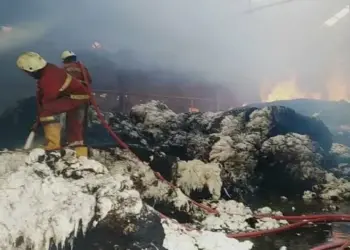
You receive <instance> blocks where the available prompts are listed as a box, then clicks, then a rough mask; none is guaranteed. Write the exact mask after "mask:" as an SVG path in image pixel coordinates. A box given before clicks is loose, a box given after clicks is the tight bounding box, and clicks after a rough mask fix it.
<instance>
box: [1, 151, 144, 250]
mask: <svg viewBox="0 0 350 250" xmlns="http://www.w3.org/2000/svg"><path fill="white" fill-rule="evenodd" d="M41 153H42V151H41V150H39V149H35V150H33V151H32V152H31V153H30V154H29V156H28V157H26V155H25V154H23V153H17V152H8V153H2V154H0V165H1V166H6V165H10V167H8V168H6V170H5V171H3V172H2V175H1V178H0V189H1V192H0V203H1V206H0V249H4V250H7V249H8V250H10V249H17V248H16V247H15V246H14V245H15V242H16V239H18V237H23V239H24V243H23V244H22V245H21V246H20V247H19V248H18V249H21V248H24V247H30V248H31V249H33V250H41V249H48V247H49V243H50V239H52V240H53V241H54V242H55V243H56V244H59V243H61V244H63V245H64V244H65V242H66V239H67V238H68V237H69V236H70V235H71V233H73V235H76V234H77V232H78V229H79V225H80V223H81V226H82V228H81V229H82V231H83V233H85V232H86V230H87V226H88V224H89V222H91V221H92V219H93V218H94V219H95V220H97V221H100V220H102V219H104V218H105V216H106V215H107V213H108V212H109V211H111V210H114V211H116V212H117V214H119V215H120V216H121V217H125V216H128V215H138V214H139V213H140V211H141V209H142V206H143V203H142V200H141V198H140V195H139V193H138V192H137V191H136V190H133V189H132V186H133V183H132V181H131V180H130V178H129V177H127V176H122V175H119V174H116V175H113V176H112V175H110V174H107V173H106V172H105V171H106V169H105V168H104V167H101V166H102V165H101V164H100V163H98V162H95V161H93V160H88V159H79V161H80V166H81V168H80V169H75V170H73V171H81V172H84V171H85V170H86V169H88V171H87V172H86V173H85V174H83V176H84V178H81V179H78V180H72V179H68V178H63V177H62V176H56V175H55V172H54V171H52V169H50V168H49V167H48V166H47V165H46V164H45V163H39V162H35V160H34V159H38V158H39V156H41V155H42V154H41ZM62 161H63V160H61V164H62ZM24 162H26V164H25V163H24ZM82 162H83V163H82ZM65 163H66V168H69V164H68V163H67V162H65ZM82 164H85V165H86V167H85V169H84V167H83V165H82ZM94 169H95V170H99V171H100V174H99V175H96V172H94ZM118 200H123V202H122V203H118ZM95 224H96V223H95Z"/></svg>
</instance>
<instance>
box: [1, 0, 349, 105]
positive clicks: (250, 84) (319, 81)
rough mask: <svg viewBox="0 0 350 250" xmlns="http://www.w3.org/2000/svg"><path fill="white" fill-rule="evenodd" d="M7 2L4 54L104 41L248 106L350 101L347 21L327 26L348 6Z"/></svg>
mask: <svg viewBox="0 0 350 250" xmlns="http://www.w3.org/2000/svg"><path fill="white" fill-rule="evenodd" d="M4 2H5V3H2V6H3V7H2V8H1V17H0V19H2V20H0V21H1V23H2V24H3V25H4V26H6V25H9V26H11V27H12V28H13V30H12V31H11V32H8V33H11V34H8V33H6V32H4V31H2V32H1V34H0V39H1V43H0V52H1V53H3V52H4V51H8V50H9V49H11V48H12V49H15V48H16V47H18V46H20V45H25V44H26V42H29V41H38V40H41V41H46V43H45V46H47V48H45V51H47V49H48V48H50V47H55V48H62V49H63V48H67V47H69V48H88V47H89V46H90V45H91V44H92V43H93V42H94V41H98V42H99V43H101V44H102V45H103V46H104V48H105V49H106V50H108V51H110V52H117V51H124V50H127V51H131V52H132V53H133V55H134V56H135V57H136V59H137V62H138V63H139V64H138V67H140V68H151V69H159V68H162V69H166V70H169V71H171V72H176V73H179V72H180V73H186V74H189V75H191V76H192V77H193V78H195V79H198V80H197V81H198V82H203V84H205V83H206V82H211V83H220V84H225V85H226V86H229V87H230V88H231V89H232V90H233V91H234V93H239V94H237V96H236V98H238V99H240V100H239V101H240V102H241V103H247V102H254V101H260V100H263V101H273V100H277V99H292V98H303V97H307V98H317V99H327V100H340V99H348V95H349V94H350V93H349V90H348V88H349V87H348V82H349V73H348V72H349V71H348V67H349V63H350V61H349V60H350V59H349V57H348V56H347V53H346V48H347V47H346V46H347V39H348V37H349V34H348V32H346V30H347V27H348V22H349V20H348V18H346V17H344V18H340V19H339V20H338V22H336V23H335V24H332V25H327V23H326V21H327V20H328V19H331V18H332V17H333V18H334V15H336V14H337V13H339V12H341V11H342V9H344V8H345V7H346V6H347V4H348V2H347V1H345V0H335V1H328V0H319V1H317V0H294V1H278V0H270V1H268V0H260V1H258V0H252V1H248V0H237V1H231V0H221V1H209V0H204V1H183V0H180V1H159V0H148V1H134V0H131V1H121V0H116V1H112V0H101V1H92V0H85V1H81V0H78V1H74V2H72V1H66V0H65V1H59V2H51V1H45V2H44V3H43V2H42V1H37V0H34V1H30V3H29V2H28V1H23V0H22V1H21V0H16V1H9V0H5V1H4ZM21 4H22V5H24V7H21V8H18V6H20V5H21ZM4 6H5V7H4ZM340 16H341V15H340ZM45 55H46V56H47V57H49V58H50V59H51V60H53V61H54V60H58V58H57V57H58V56H57V55H52V54H50V53H49V52H45ZM13 63H14V60H13ZM9 67H10V66H9ZM8 77H9V78H8V79H9V80H8V81H6V82H3V83H2V86H3V87H4V86H7V87H11V76H8Z"/></svg>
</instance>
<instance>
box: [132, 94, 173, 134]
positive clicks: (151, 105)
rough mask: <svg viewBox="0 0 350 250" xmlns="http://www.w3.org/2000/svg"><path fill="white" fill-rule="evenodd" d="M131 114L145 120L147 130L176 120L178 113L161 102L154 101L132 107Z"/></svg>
mask: <svg viewBox="0 0 350 250" xmlns="http://www.w3.org/2000/svg"><path fill="white" fill-rule="evenodd" d="M131 113H133V114H135V115H136V116H138V117H142V118H143V124H144V125H145V126H146V127H147V128H153V127H160V126H164V125H165V124H166V123H167V122H168V121H169V120H174V119H176V116H177V115H176V113H175V112H174V111H172V110H170V109H169V108H168V107H167V106H166V105H165V104H163V103H161V102H160V101H155V100H152V101H150V102H148V103H145V104H140V105H136V106H134V107H132V109H131Z"/></svg>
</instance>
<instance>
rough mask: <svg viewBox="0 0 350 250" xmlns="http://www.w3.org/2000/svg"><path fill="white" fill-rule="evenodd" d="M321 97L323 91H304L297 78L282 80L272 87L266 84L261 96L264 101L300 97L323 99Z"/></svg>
mask: <svg viewBox="0 0 350 250" xmlns="http://www.w3.org/2000/svg"><path fill="white" fill-rule="evenodd" d="M321 97H322V94H321V93H317V92H314V93H312V92H305V91H302V90H301V89H300V88H299V87H298V85H297V81H296V79H295V78H292V79H290V80H288V81H283V82H280V83H278V84H276V85H274V86H272V87H270V86H268V85H266V84H265V85H263V88H262V89H261V91H260V98H261V100H262V101H263V102H273V101H280V100H293V99H299V98H309V99H321Z"/></svg>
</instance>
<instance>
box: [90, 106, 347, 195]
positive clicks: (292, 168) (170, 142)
mask: <svg viewBox="0 0 350 250" xmlns="http://www.w3.org/2000/svg"><path fill="white" fill-rule="evenodd" d="M108 116H109V117H110V119H109V121H110V125H111V127H112V129H113V130H114V131H115V132H116V133H117V134H118V135H119V136H120V137H121V138H122V140H124V141H125V142H126V143H127V144H128V145H131V148H132V150H133V151H134V153H136V154H137V155H138V156H139V157H140V158H141V159H142V160H143V161H146V162H148V163H149V164H150V166H151V167H152V168H153V170H154V171H156V172H159V173H161V175H163V176H164V177H165V179H167V181H169V182H172V183H174V184H176V185H178V186H180V187H181V189H182V191H183V192H185V193H186V194H187V195H190V196H191V197H192V198H194V199H199V200H200V199H211V200H215V199H218V198H219V197H220V198H224V199H241V198H246V197H249V196H251V194H254V193H255V194H257V193H259V194H260V195H264V194H273V195H274V196H277V195H278V196H287V197H288V198H293V197H300V198H301V197H302V195H303V194H304V192H305V191H310V192H315V194H316V195H315V196H314V197H319V198H322V199H330V197H329V195H324V194H323V193H322V192H324V188H326V189H328V187H329V185H330V184H329V182H330V181H331V183H333V181H332V180H334V178H333V177H334V176H333V175H332V174H331V173H329V172H328V170H329V169H330V168H333V167H335V166H336V160H335V156H334V154H333V153H332V150H331V148H332V134H331V133H330V132H329V130H328V129H327V127H326V126H325V125H324V124H323V123H322V121H320V120H318V119H315V118H312V117H307V116H303V115H300V114H298V113H296V112H295V111H293V110H292V109H289V108H286V107H278V106H273V107H265V108H262V109H258V108H240V109H232V110H228V111H223V112H216V113H212V112H207V113H181V114H176V113H175V112H173V111H172V110H170V109H169V108H168V107H167V106H166V105H164V104H163V103H161V102H158V101H152V102H149V103H146V104H142V105H138V106H135V107H133V109H132V111H131V112H130V114H129V116H124V115H120V114H108ZM96 123H98V122H96ZM94 133H95V134H94ZM93 135H94V136H93ZM91 137H94V138H97V136H96V130H94V129H92V130H91ZM106 138H107V137H106ZM335 179H337V178H335ZM337 180H338V179H337ZM345 196H347V195H346V194H341V197H338V198H339V199H344V198H345ZM333 198H334V197H333ZM333 198H332V199H333Z"/></svg>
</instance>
